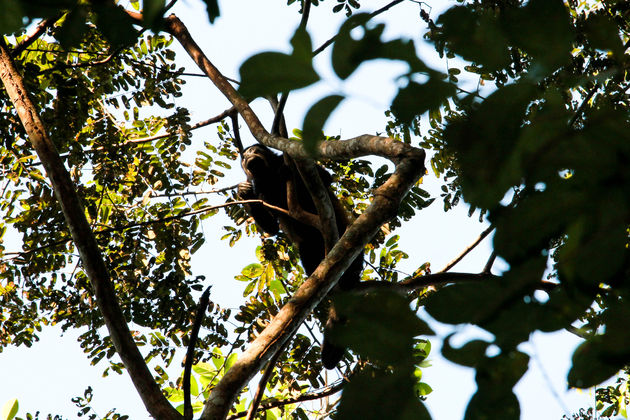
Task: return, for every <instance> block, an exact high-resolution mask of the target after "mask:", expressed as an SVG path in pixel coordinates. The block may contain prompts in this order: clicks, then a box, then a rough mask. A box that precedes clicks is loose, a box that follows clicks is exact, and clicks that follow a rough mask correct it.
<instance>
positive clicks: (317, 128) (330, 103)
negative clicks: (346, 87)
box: [302, 95, 344, 156]
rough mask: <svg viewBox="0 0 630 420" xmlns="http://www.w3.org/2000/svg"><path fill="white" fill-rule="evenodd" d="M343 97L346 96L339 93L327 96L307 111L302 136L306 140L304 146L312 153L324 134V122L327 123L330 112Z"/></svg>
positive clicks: (313, 153)
mask: <svg viewBox="0 0 630 420" xmlns="http://www.w3.org/2000/svg"><path fill="white" fill-rule="evenodd" d="M343 99H344V97H343V96H339V95H331V96H327V97H325V98H324V99H321V100H320V101H319V102H317V103H316V104H315V105H313V106H312V107H311V109H309V110H308V112H307V113H306V116H305V117H304V123H303V126H304V128H303V130H302V133H303V134H302V138H303V140H304V148H305V149H306V151H307V152H308V153H309V154H310V155H312V156H314V155H315V152H316V150H317V144H318V143H319V142H320V141H321V140H322V138H323V136H324V135H323V132H322V130H323V129H324V124H326V121H327V120H328V117H329V116H330V114H331V113H332V112H333V111H334V110H335V108H337V106H338V105H339V103H340V102H341V101H342V100H343Z"/></svg>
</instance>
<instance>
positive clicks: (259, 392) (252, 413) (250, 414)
mask: <svg viewBox="0 0 630 420" xmlns="http://www.w3.org/2000/svg"><path fill="white" fill-rule="evenodd" d="M281 354H282V349H281V348H280V349H278V351H276V354H274V355H273V357H272V358H271V359H269V362H267V367H266V368H265V371H264V372H263V374H262V377H261V378H260V381H259V382H258V388H257V389H256V394H255V395H254V400H253V401H252V405H250V406H249V410H247V419H246V420H254V417H256V412H257V411H258V406H259V405H260V401H261V400H262V397H263V395H265V387H266V386H267V381H269V378H270V377H271V373H272V372H273V369H274V367H275V366H276V362H277V361H278V357H280V355H281Z"/></svg>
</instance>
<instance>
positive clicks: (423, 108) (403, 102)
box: [392, 76, 456, 124]
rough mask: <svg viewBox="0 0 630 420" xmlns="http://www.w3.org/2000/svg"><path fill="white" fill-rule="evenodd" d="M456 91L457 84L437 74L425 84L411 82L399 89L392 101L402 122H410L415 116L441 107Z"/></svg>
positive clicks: (395, 112) (395, 111) (394, 110)
mask: <svg viewBox="0 0 630 420" xmlns="http://www.w3.org/2000/svg"><path fill="white" fill-rule="evenodd" d="M455 92H456V90H455V85H453V84H451V83H447V82H444V81H443V80H440V79H439V78H438V77H436V76H433V77H431V78H429V80H428V81H427V82H426V83H423V84H419V83H416V82H409V84H408V85H407V86H406V87H404V88H402V89H400V90H399V91H398V95H396V98H394V101H393V102H392V111H393V112H394V114H395V115H396V116H397V117H398V119H399V120H400V121H401V122H403V123H406V124H409V123H411V121H412V120H413V119H414V117H416V116H418V115H422V114H424V113H425V112H427V111H430V110H433V109H436V108H439V107H440V106H441V105H442V104H443V103H444V102H445V101H446V100H447V99H448V98H450V97H451V96H453V95H455Z"/></svg>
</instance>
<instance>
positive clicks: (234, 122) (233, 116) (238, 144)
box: [230, 112, 245, 157]
mask: <svg viewBox="0 0 630 420" xmlns="http://www.w3.org/2000/svg"><path fill="white" fill-rule="evenodd" d="M230 119H231V120H232V131H233V132H234V143H235V144H236V148H237V149H238V153H239V154H240V155H241V157H243V150H245V149H243V141H242V140H241V131H240V130H239V128H238V113H236V112H232V113H231V114H230Z"/></svg>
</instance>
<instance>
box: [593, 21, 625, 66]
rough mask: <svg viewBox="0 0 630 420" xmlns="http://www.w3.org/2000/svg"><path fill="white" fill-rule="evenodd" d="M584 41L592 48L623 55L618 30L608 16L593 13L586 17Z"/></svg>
mask: <svg viewBox="0 0 630 420" xmlns="http://www.w3.org/2000/svg"><path fill="white" fill-rule="evenodd" d="M585 32H586V39H587V41H588V43H589V45H591V46H592V47H593V48H596V49H600V50H609V51H612V52H613V54H614V55H616V56H618V57H619V56H621V55H623V43H622V42H621V38H620V37H619V28H618V27H617V25H616V24H615V22H613V21H612V20H611V19H610V17H609V16H607V15H603V14H601V13H593V14H590V15H589V16H588V19H587V20H586V25H585Z"/></svg>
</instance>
